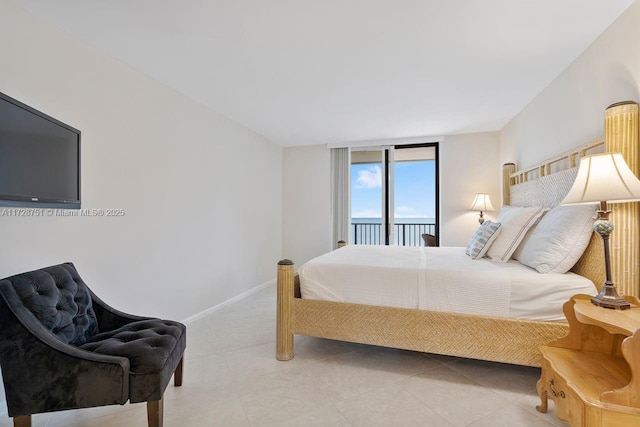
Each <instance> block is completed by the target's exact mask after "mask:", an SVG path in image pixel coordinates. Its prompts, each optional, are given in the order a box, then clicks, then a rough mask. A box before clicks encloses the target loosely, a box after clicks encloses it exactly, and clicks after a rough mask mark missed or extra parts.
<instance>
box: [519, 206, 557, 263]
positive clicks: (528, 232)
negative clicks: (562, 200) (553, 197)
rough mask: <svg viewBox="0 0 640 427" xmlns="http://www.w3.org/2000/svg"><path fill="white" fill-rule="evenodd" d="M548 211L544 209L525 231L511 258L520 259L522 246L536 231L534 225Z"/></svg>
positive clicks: (536, 224)
mask: <svg viewBox="0 0 640 427" xmlns="http://www.w3.org/2000/svg"><path fill="white" fill-rule="evenodd" d="M548 211H549V210H548V209H544V211H543V212H542V216H541V217H540V218H538V220H537V221H536V222H535V223H534V224H533V225H532V226H531V228H530V229H529V231H527V234H525V235H524V239H522V241H521V242H520V244H519V245H518V247H517V248H516V250H515V252H514V253H513V255H511V259H515V260H517V261H520V256H522V248H524V246H525V245H526V244H527V241H529V239H530V238H531V235H532V234H533V233H534V232H535V231H536V227H537V226H538V224H539V223H540V220H541V219H542V218H544V214H545V213H547V212H548Z"/></svg>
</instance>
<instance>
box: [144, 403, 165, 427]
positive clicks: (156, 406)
mask: <svg viewBox="0 0 640 427" xmlns="http://www.w3.org/2000/svg"><path fill="white" fill-rule="evenodd" d="M163 406H164V404H163V402H162V398H160V400H152V401H149V402H147V421H148V422H149V427H162V409H163Z"/></svg>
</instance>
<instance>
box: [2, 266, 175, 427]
mask: <svg viewBox="0 0 640 427" xmlns="http://www.w3.org/2000/svg"><path fill="white" fill-rule="evenodd" d="M185 347H186V328H185V326H184V325H182V324H181V323H178V322H173V321H170V320H160V319H155V318H149V317H139V316H133V315H130V314H125V313H122V312H120V311H118V310H115V309H113V308H111V307H110V306H108V305H107V304H105V303H104V302H103V301H102V300H100V299H99V298H98V297H97V296H96V295H95V294H94V293H93V292H91V290H90V289H89V288H88V287H87V285H86V284H85V283H84V282H83V281H82V279H81V278H80V276H79V275H78V272H77V271H76V269H75V267H74V266H73V264H71V263H66V264H60V265H56V266H53V267H48V268H43V269H40V270H36V271H31V272H28V273H23V274H18V275H16V276H12V277H8V278H6V279H3V280H1V281H0V365H1V366H2V379H3V381H4V389H5V392H6V397H7V407H8V412H9V416H11V417H13V423H14V426H20V427H22V426H30V425H31V414H38V413H43V412H52V411H61V410H66V409H76V408H88V407H94V406H104V405H115V404H120V405H123V404H125V403H126V402H127V401H129V402H131V403H136V402H147V414H148V420H149V426H150V427H159V426H162V396H163V393H164V390H165V389H166V387H167V385H168V384H169V380H170V379H171V376H172V375H173V374H174V373H175V375H174V384H175V386H180V385H181V384H182V363H183V362H182V360H183V353H184V350H185Z"/></svg>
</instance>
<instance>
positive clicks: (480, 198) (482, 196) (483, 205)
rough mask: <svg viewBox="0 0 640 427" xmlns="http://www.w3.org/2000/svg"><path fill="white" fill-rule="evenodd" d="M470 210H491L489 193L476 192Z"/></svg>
mask: <svg viewBox="0 0 640 427" xmlns="http://www.w3.org/2000/svg"><path fill="white" fill-rule="evenodd" d="M469 209H471V210H472V211H481V212H482V211H484V212H491V211H493V206H492V205H491V199H489V195H488V194H486V193H477V194H476V198H475V199H473V203H472V204H471V207H470V208H469Z"/></svg>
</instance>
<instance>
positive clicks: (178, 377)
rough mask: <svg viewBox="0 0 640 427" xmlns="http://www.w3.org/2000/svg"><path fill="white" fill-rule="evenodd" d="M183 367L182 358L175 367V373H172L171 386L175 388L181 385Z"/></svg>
mask: <svg viewBox="0 0 640 427" xmlns="http://www.w3.org/2000/svg"><path fill="white" fill-rule="evenodd" d="M183 366H184V356H182V358H181V359H180V362H178V366H176V371H175V372H174V373H173V385H174V386H175V387H180V386H181V385H182V367H183Z"/></svg>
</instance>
